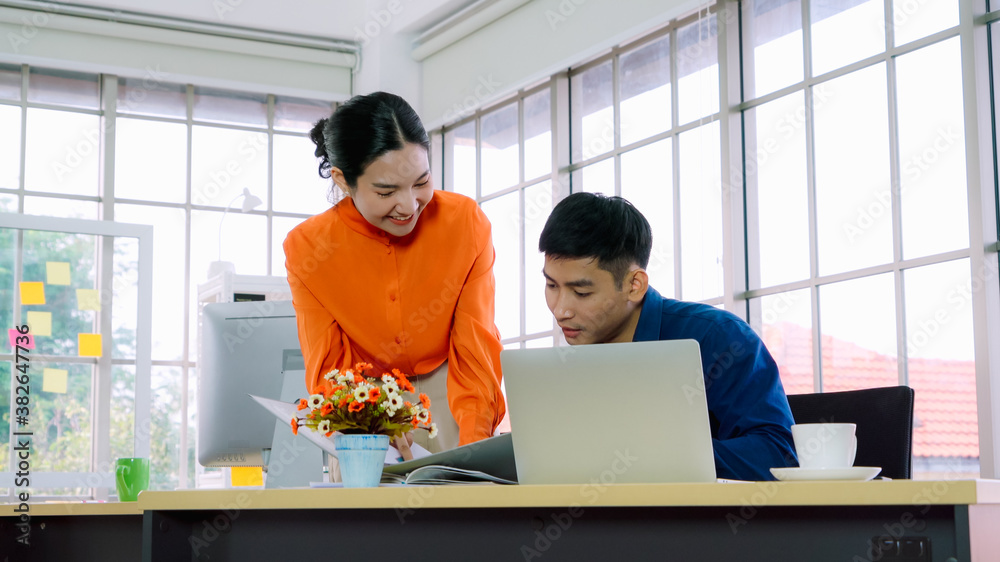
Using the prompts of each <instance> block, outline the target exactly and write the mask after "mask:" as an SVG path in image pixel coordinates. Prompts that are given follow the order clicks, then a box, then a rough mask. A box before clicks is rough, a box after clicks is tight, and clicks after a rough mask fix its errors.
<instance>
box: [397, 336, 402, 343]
mask: <svg viewBox="0 0 1000 562" xmlns="http://www.w3.org/2000/svg"><path fill="white" fill-rule="evenodd" d="M396 343H397V344H402V343H403V340H401V339H399V336H396Z"/></svg>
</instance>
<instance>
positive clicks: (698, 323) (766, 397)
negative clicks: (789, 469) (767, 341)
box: [632, 287, 798, 480]
mask: <svg viewBox="0 0 1000 562" xmlns="http://www.w3.org/2000/svg"><path fill="white" fill-rule="evenodd" d="M678 339H694V340H697V341H698V344H699V345H700V346H701V365H702V369H704V371H705V390H706V395H707V399H708V415H709V421H710V423H711V426H712V445H713V449H714V450H715V470H716V474H717V475H718V477H719V478H731V479H737V480H773V479H774V477H773V476H772V475H771V472H770V470H769V469H770V468H772V467H784V466H797V464H798V461H797V460H796V458H795V452H794V451H795V449H794V447H793V445H792V432H791V426H792V423H794V422H793V420H792V412H791V410H789V408H788V399H787V398H786V397H785V390H784V388H783V387H782V386H781V379H780V378H779V377H778V366H777V364H775V362H774V359H773V358H771V354H770V353H768V351H767V348H766V347H764V342H762V341H761V339H760V338H759V337H758V336H757V334H756V333H755V332H754V331H753V330H752V329H751V328H750V326H749V325H747V323H746V322H744V321H743V320H742V319H741V318H739V317H738V316H736V315H734V314H732V313H730V312H726V311H724V310H720V309H718V308H715V307H713V306H709V305H706V304H701V303H691V302H683V301H677V300H673V299H665V298H663V297H662V296H661V295H660V293H658V292H657V291H656V290H655V289H653V288H652V287H650V288H649V290H648V291H647V292H646V297H645V301H644V302H643V304H642V312H641V313H640V315H639V323H638V325H636V328H635V336H633V338H632V341H658V340H678Z"/></svg>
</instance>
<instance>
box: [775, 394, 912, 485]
mask: <svg viewBox="0 0 1000 562" xmlns="http://www.w3.org/2000/svg"><path fill="white" fill-rule="evenodd" d="M788 405H789V406H790V407H791V409H792V417H793V418H795V423H853V424H856V425H857V431H856V435H857V438H858V452H857V455H856V456H855V459H854V466H881V467H882V472H881V473H880V474H879V475H880V476H884V477H886V478H893V479H898V478H910V477H911V475H912V465H913V389H912V388H910V387H908V386H887V387H882V388H866V389H863V390H848V391H845V392H822V393H818V394H791V395H789V396H788Z"/></svg>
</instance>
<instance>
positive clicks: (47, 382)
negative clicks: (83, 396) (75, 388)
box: [42, 369, 69, 394]
mask: <svg viewBox="0 0 1000 562" xmlns="http://www.w3.org/2000/svg"><path fill="white" fill-rule="evenodd" d="M68 375H69V371H66V370H63V369H42V392H58V393H59V394H66V380H67V376H68Z"/></svg>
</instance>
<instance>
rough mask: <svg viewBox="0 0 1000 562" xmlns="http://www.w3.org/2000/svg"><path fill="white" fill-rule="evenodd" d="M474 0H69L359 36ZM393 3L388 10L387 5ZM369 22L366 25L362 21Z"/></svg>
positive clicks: (427, 19) (394, 29)
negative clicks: (365, 31)
mask: <svg viewBox="0 0 1000 562" xmlns="http://www.w3.org/2000/svg"><path fill="white" fill-rule="evenodd" d="M475 2H476V0H284V1H281V2H279V1H278V0H170V1H164V0H155V1H154V0H72V1H71V2H65V3H66V4H77V5H85V6H94V7H102V8H110V9H117V10H124V11H130V12H139V13H144V14H156V15H161V16H169V17H174V18H183V19H188V20H196V21H204V22H210V23H219V24H229V25H237V26H242V27H252V28H257V29H264V30H269V31H281V32H285V33H300V34H303V35H314V36H320V37H331V38H335V39H344V40H350V41H352V40H357V38H358V37H360V33H362V32H363V30H366V29H367V30H368V33H369V34H370V33H371V32H372V31H373V30H377V31H378V32H379V33H381V32H388V33H393V34H397V33H401V34H417V33H419V32H421V31H423V30H426V29H428V28H430V27H431V26H433V25H434V24H436V23H438V22H440V21H441V20H443V19H445V18H446V17H448V16H449V15H451V14H454V13H455V12H457V11H459V10H461V9H462V8H464V7H466V6H468V5H471V4H474V3H475ZM390 7H391V8H392V12H395V13H392V12H390V10H389V8H390ZM366 26H367V27H366Z"/></svg>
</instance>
